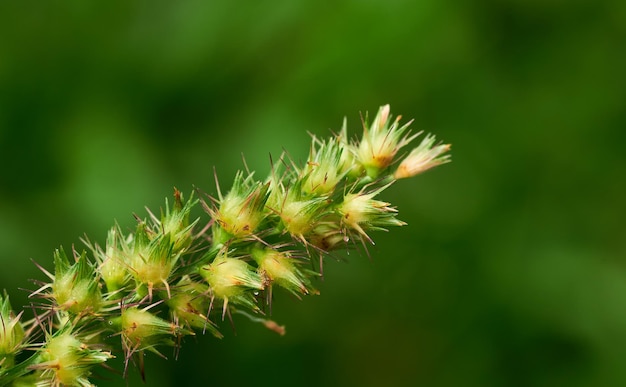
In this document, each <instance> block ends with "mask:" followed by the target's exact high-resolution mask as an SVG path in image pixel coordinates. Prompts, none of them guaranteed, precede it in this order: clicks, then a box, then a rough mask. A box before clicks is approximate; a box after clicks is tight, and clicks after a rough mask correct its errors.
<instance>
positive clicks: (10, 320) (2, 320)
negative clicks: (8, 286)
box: [0, 292, 24, 374]
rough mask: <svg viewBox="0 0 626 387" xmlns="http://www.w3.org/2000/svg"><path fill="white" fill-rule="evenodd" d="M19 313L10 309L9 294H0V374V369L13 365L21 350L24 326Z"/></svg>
mask: <svg viewBox="0 0 626 387" xmlns="http://www.w3.org/2000/svg"><path fill="white" fill-rule="evenodd" d="M21 314H22V313H20V314H19V315H17V316H16V315H15V314H14V313H13V310H12V309H11V303H10V302H9V296H8V295H7V294H6V292H5V293H4V297H2V296H0V374H2V372H1V371H2V369H3V368H4V369H6V368H9V367H11V366H13V364H14V360H15V356H16V355H17V354H18V353H19V352H21V350H22V347H23V341H24V328H22V324H21V323H20V317H21Z"/></svg>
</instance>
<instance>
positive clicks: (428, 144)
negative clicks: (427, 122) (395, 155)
mask: <svg viewBox="0 0 626 387" xmlns="http://www.w3.org/2000/svg"><path fill="white" fill-rule="evenodd" d="M434 144H435V136H433V135H430V134H429V135H427V136H426V137H425V138H424V139H423V140H422V142H421V143H420V144H419V145H418V146H417V147H416V148H415V149H413V150H412V151H411V153H409V155H408V156H407V157H406V158H405V159H404V160H403V161H402V162H401V163H400V165H399V166H398V169H396V172H395V173H394V174H393V177H394V178H396V179H403V178H406V177H412V176H415V175H417V174H420V173H422V172H424V171H427V170H429V169H430V168H433V167H436V166H438V165H441V164H445V163H448V162H450V155H443V154H444V153H446V152H447V151H449V150H450V144H439V145H436V146H433V145H434ZM442 155H443V156H442Z"/></svg>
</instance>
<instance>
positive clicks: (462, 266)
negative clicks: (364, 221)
mask: <svg viewBox="0 0 626 387" xmlns="http://www.w3.org/2000/svg"><path fill="white" fill-rule="evenodd" d="M625 69H626V2H623V1H617V0H616V1H582V0H581V1H577V0H573V1H562V0H548V1H546V0H541V1H540V0H530V1H529V0H480V1H473V2H453V1H435V0H420V1H408V0H406V1H405V0H369V1H365V0H363V1H357V0H352V1H334V2H325V1H293V0H274V1H262V0H261V1H249V2H241V1H224V0H219V1H218V0H215V1H199V0H198V1H176V2H167V1H107V2H100V4H94V3H92V2H85V1H77V0H76V1H64V2H17V1H14V2H9V1H5V2H2V3H1V4H0V166H1V172H0V287H1V288H6V289H7V290H8V291H9V293H10V295H11V298H12V301H13V304H14V305H15V306H19V305H24V304H26V303H27V299H26V295H27V292H25V291H23V290H20V288H31V289H32V288H33V287H34V286H35V285H32V284H31V283H29V282H28V279H30V278H38V279H43V278H44V276H43V274H42V273H40V272H39V271H38V270H37V269H36V268H35V266H34V265H33V264H32V263H31V259H34V260H36V261H37V262H39V263H41V264H42V265H43V266H44V267H47V268H51V260H52V251H53V250H54V249H55V248H56V247H58V246H59V245H64V246H66V247H69V246H71V245H72V244H77V245H78V244H79V243H80V242H79V238H80V236H82V235H83V234H84V233H86V234H87V235H89V236H90V238H91V239H92V240H96V241H99V242H101V243H102V242H103V241H104V238H105V235H106V231H107V230H108V228H109V227H110V226H111V225H112V224H113V221H114V220H117V221H118V222H119V223H120V224H121V225H122V227H131V226H132V225H133V224H134V220H133V218H132V216H131V214H132V213H133V212H135V213H138V214H140V215H142V216H143V215H145V212H144V210H143V208H144V206H149V207H151V208H154V209H157V208H159V206H160V205H161V204H162V202H163V199H164V198H165V197H166V196H169V195H170V194H171V192H172V187H173V186H176V187H178V188H180V189H181V190H183V191H184V192H190V191H191V190H192V187H193V186H194V185H195V186H198V187H201V188H202V189H203V190H205V191H207V192H209V193H215V185H214V183H213V167H214V166H215V167H216V170H217V173H218V175H219V177H220V180H221V182H222V185H223V186H228V185H229V182H230V181H231V179H232V177H233V175H234V173H235V172H236V170H238V169H240V168H241V167H242V162H241V153H242V152H243V153H244V154H245V157H246V160H247V162H248V164H249V165H250V166H251V167H252V168H253V169H256V170H257V171H258V173H259V176H265V175H266V174H267V173H268V171H269V154H272V155H274V156H277V155H278V154H280V152H281V151H282V150H283V149H287V150H289V152H290V154H291V155H292V156H293V157H294V159H296V160H302V159H304V158H305V157H306V154H307V149H308V144H309V137H308V135H307V131H309V132H311V133H315V134H318V135H325V134H328V133H330V131H329V130H330V129H335V130H336V129H339V128H340V126H341V122H342V119H343V117H344V116H347V119H348V124H349V127H350V128H351V130H352V133H355V134H356V133H359V132H360V130H361V129H360V128H361V127H360V118H359V112H366V111H369V112H370V113H374V112H375V111H376V110H377V108H378V107H379V106H380V105H382V104H386V103H389V104H391V107H392V113H395V114H402V115H403V116H404V117H405V118H407V119H408V118H415V124H414V128H415V129H416V130H422V129H423V130H425V131H427V132H433V133H435V134H436V135H437V136H438V138H440V139H442V140H444V141H446V142H449V143H452V144H453V148H452V154H453V160H454V161H453V163H451V164H448V165H445V166H443V167H440V168H438V169H436V170H434V171H429V172H428V173H426V174H424V175H422V176H420V177H418V178H415V179H413V180H410V181H402V182H400V183H399V184H397V185H395V186H393V187H392V188H391V189H390V190H388V191H387V192H386V194H385V196H384V199H386V200H388V201H391V202H392V203H393V204H395V205H397V207H398V208H399V210H400V214H401V215H400V217H401V218H402V219H403V220H405V221H407V222H408V223H409V226H408V227H404V228H400V229H394V230H392V232H390V233H378V234H376V235H375V239H376V241H377V245H376V246H375V248H373V249H371V254H372V259H371V260H369V259H368V258H367V257H362V256H358V255H354V254H353V255H350V256H349V257H348V263H339V262H330V263H328V264H327V266H326V270H325V274H326V279H325V281H324V282H323V283H321V284H319V287H320V289H321V291H322V295H321V296H319V297H309V298H306V299H305V300H304V301H302V302H299V301H297V300H294V299H293V298H292V297H290V296H288V295H287V294H285V293H283V294H280V295H278V296H277V299H276V301H275V307H274V314H273V318H274V319H276V320H278V321H279V322H280V323H284V324H286V325H287V335H286V336H284V337H279V336H277V335H275V334H274V333H272V332H270V331H267V330H265V329H263V328H262V327H261V326H258V325H256V324H253V323H250V322H248V321H246V320H241V319H237V320H236V321H235V323H236V328H237V332H236V335H235V334H234V333H232V331H231V330H230V328H229V327H228V324H225V325H224V326H223V331H224V332H225V334H226V337H225V338H224V339H223V340H221V341H220V340H217V339H214V338H212V337H208V336H207V337H199V338H198V339H197V340H188V341H187V342H186V344H185V346H184V347H183V350H182V353H181V356H180V358H179V359H178V361H163V360H160V359H157V358H154V357H149V358H148V360H147V385H149V386H173V385H177V386H197V385H215V386H237V385H257V386H266V385H267V386H270V385H271V386H321V385H324V386H352V385H359V386H572V387H574V386H624V385H626V366H625V364H626V223H625V222H624V215H625V214H626V204H625V200H624V197H625V193H626V178H625V177H626V176H625V175H626V155H625V152H624V145H626V131H625V128H626V106H625V105H626V71H625ZM102 375H103V376H104V377H105V378H108V379H105V380H99V381H97V383H98V384H99V385H103V386H114V385H124V384H125V382H123V381H122V380H121V379H120V378H119V377H118V376H115V375H111V374H109V373H107V372H102ZM138 384H140V381H139V377H138V375H137V373H131V377H130V381H129V385H131V386H132V385H138Z"/></svg>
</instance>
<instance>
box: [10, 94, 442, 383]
mask: <svg viewBox="0 0 626 387" xmlns="http://www.w3.org/2000/svg"><path fill="white" fill-rule="evenodd" d="M390 118H391V116H390V111H389V106H388V105H386V106H383V107H381V108H380V110H379V111H378V113H377V114H376V116H375V117H374V119H373V121H372V122H371V123H370V124H368V123H367V122H364V125H363V126H364V130H363V135H362V137H361V138H360V139H350V138H348V135H347V127H346V121H345V120H344V124H343V127H342V129H341V130H340V131H339V132H338V134H336V135H334V136H333V137H331V138H328V139H319V138H317V137H315V136H314V137H313V139H312V143H311V148H310V152H309V156H308V158H307V161H306V164H305V165H297V164H296V163H294V162H293V161H292V160H290V159H288V158H287V157H281V159H280V161H279V162H278V163H276V165H274V166H273V167H272V171H271V173H270V176H268V177H267V178H265V179H260V180H258V179H257V178H256V177H255V175H254V173H253V172H249V171H245V172H244V171H241V172H239V173H237V175H236V176H235V180H234V183H233V185H232V187H231V189H230V190H229V191H228V192H227V193H226V194H225V195H223V194H222V193H221V191H220V189H219V184H218V195H217V197H210V196H207V195H205V194H198V195H199V197H198V198H194V197H193V196H194V195H193V194H192V195H191V198H189V199H188V200H185V199H184V198H183V195H182V194H181V193H180V191H178V190H175V191H174V200H173V202H172V203H169V202H167V201H166V203H165V207H164V209H163V210H162V211H161V214H160V215H159V216H157V215H155V214H153V213H152V212H150V211H149V210H148V216H147V217H146V218H145V219H140V218H138V219H137V220H138V222H137V227H136V229H135V230H134V232H124V231H123V230H122V229H121V228H120V227H119V226H118V225H115V226H113V227H112V228H111V229H110V230H109V232H108V236H107V238H106V242H105V244H104V245H103V246H101V245H99V244H97V243H92V242H91V241H89V240H88V239H86V238H85V239H84V240H83V242H84V243H85V245H86V246H87V251H80V252H79V251H77V250H75V249H72V251H71V254H69V256H68V254H66V252H65V251H64V250H63V249H58V250H57V251H56V252H55V253H54V270H53V271H52V272H49V271H46V270H45V269H43V268H41V269H42V270H43V271H44V273H45V274H46V276H47V277H48V278H49V282H42V283H41V287H40V288H39V289H37V290H36V291H34V292H33V293H32V294H31V298H32V300H33V303H32V309H33V311H34V312H35V316H34V318H33V319H32V320H30V321H25V322H24V321H22V320H21V317H22V313H19V314H17V315H16V314H14V313H13V311H12V309H11V305H10V304H9V299H8V296H6V295H5V296H4V297H0V386H4V385H20V386H27V385H33V386H61V385H68V386H90V385H92V384H91V381H90V376H91V375H92V371H93V367H94V366H96V365H102V364H104V363H105V362H106V361H108V360H109V359H111V358H112V357H115V356H118V357H119V356H123V358H124V359H125V364H126V366H127V367H128V366H129V365H131V364H134V365H137V366H138V367H140V368H142V367H143V356H144V353H145V352H146V351H149V352H152V353H155V354H157V355H159V356H163V357H164V355H163V353H162V348H163V347H168V346H169V347H173V348H174V353H175V354H176V353H178V349H179V346H180V343H181V342H182V339H183V338H184V337H185V336H191V335H195V334H197V333H205V332H207V331H208V332H210V333H211V334H213V335H214V336H216V337H222V335H221V333H220V332H219V329H218V323H219V321H220V320H224V319H225V318H229V319H230V318H231V316H232V314H233V313H239V314H243V315H246V316H248V317H250V319H251V320H253V321H258V322H262V323H263V324H264V325H265V326H266V327H268V328H270V329H272V330H274V331H276V332H278V333H280V334H284V327H282V326H279V325H278V324H276V323H275V322H273V321H271V320H269V319H268V318H267V316H268V315H270V314H271V306H272V300H273V297H274V289H276V288H283V289H285V290H286V291H287V292H289V293H291V294H292V295H294V296H296V297H298V298H300V297H302V296H305V295H309V294H319V291H318V290H317V289H316V288H315V286H314V283H315V280H316V278H318V277H320V276H321V275H322V274H323V270H322V269H323V261H324V259H325V258H327V257H329V255H330V254H331V253H332V252H333V251H334V250H338V249H348V248H365V249H366V248H367V247H366V246H367V245H368V244H372V243H373V241H372V238H371V237H370V233H371V232H372V231H375V230H384V229H386V228H387V227H390V226H401V225H404V222H402V221H400V220H399V219H398V218H397V217H396V215H397V211H396V209H395V207H393V206H392V205H391V204H390V203H387V202H385V201H383V200H380V199H378V197H379V195H380V194H381V193H382V191H384V190H385V189H386V188H387V187H389V186H390V185H391V184H392V183H393V182H394V181H395V180H396V179H401V178H406V177H410V176H414V175H416V174H419V173H421V172H423V171H426V170H428V169H429V168H432V167H434V166H437V165H440V164H443V163H446V162H448V161H449V156H447V155H446V154H445V153H446V152H447V151H448V149H449V145H441V144H439V145H435V139H434V136H430V135H429V136H426V137H425V138H424V140H423V141H422V142H421V144H420V145H419V146H417V147H416V148H415V149H414V150H413V151H411V152H409V153H408V156H407V157H405V158H404V159H401V157H398V155H399V154H400V150H401V149H402V148H404V147H405V146H407V145H408V144H409V143H410V142H411V141H412V140H414V139H415V138H416V137H417V136H418V135H419V133H418V134H411V132H410V129H409V124H410V123H407V124H402V125H401V124H400V117H397V118H396V119H395V120H393V121H391V119H390ZM364 121H367V119H365V120H364ZM197 205H200V207H202V208H203V209H204V210H205V212H206V213H207V214H208V220H207V221H204V223H202V222H203V221H202V220H201V218H200V217H198V218H196V219H192V216H191V213H192V209H194V208H195V207H196V206H197ZM116 348H121V352H120V353H117V351H118V350H117V349H116ZM28 353H30V356H28V355H27V354H28ZM125 371H126V370H125ZM142 374H143V370H142Z"/></svg>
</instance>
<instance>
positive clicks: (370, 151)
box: [357, 105, 417, 179]
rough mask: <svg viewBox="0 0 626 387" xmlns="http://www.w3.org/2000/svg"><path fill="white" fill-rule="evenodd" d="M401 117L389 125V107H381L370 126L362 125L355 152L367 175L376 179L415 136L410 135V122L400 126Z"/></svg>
mask: <svg viewBox="0 0 626 387" xmlns="http://www.w3.org/2000/svg"><path fill="white" fill-rule="evenodd" d="M400 118H401V117H399V116H398V117H397V118H396V120H395V121H394V122H393V123H392V124H391V125H390V124H389V121H388V120H389V105H385V106H382V107H381V108H380V109H379V110H378V114H376V117H375V118H374V121H373V122H372V124H371V125H369V126H368V125H367V123H366V122H364V123H363V138H362V140H361V142H360V144H359V149H358V151H357V156H358V159H359V161H360V163H361V165H362V166H363V168H365V171H366V172H367V175H368V176H370V177H371V178H373V179H375V178H377V177H378V176H379V175H380V174H381V173H382V172H383V171H384V170H385V169H386V168H387V167H388V166H389V165H390V164H391V163H392V162H393V159H394V157H395V156H396V153H398V151H399V150H400V148H402V147H404V146H405V145H407V144H408V143H409V142H411V141H412V140H413V139H414V138H415V137H416V136H417V135H411V134H410V131H409V126H410V125H411V122H408V123H407V124H404V125H402V126H400V124H399V121H400Z"/></svg>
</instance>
